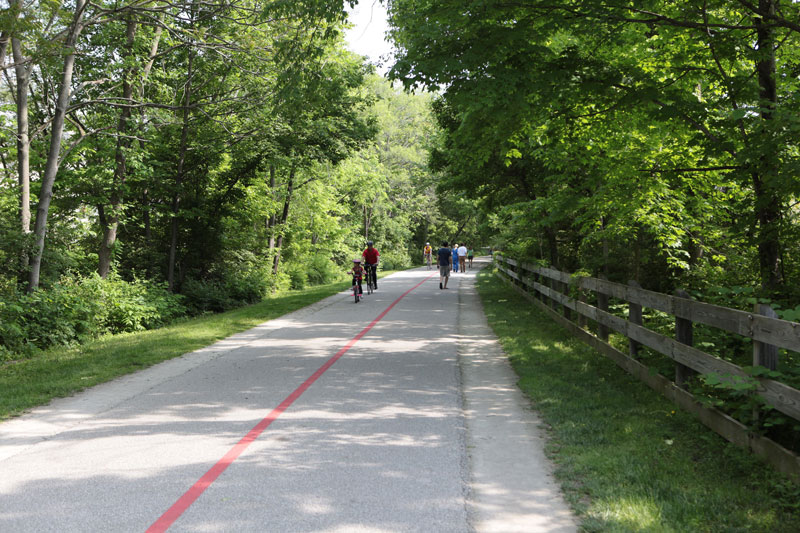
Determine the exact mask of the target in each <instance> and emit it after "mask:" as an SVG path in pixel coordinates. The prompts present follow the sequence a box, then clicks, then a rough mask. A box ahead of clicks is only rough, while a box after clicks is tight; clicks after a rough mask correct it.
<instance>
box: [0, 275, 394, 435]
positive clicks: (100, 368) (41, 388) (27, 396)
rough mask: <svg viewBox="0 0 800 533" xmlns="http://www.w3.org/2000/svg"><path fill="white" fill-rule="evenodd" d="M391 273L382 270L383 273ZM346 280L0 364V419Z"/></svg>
mask: <svg viewBox="0 0 800 533" xmlns="http://www.w3.org/2000/svg"><path fill="white" fill-rule="evenodd" d="M390 273H391V272H382V273H381V274H382V276H379V277H383V276H385V275H388V274H390ZM349 286H350V282H338V283H333V284H329V285H320V286H317V287H311V288H307V289H303V290H297V291H287V292H283V293H278V294H277V295H273V296H271V297H269V298H267V299H266V300H264V301H262V302H259V303H257V304H253V305H249V306H246V307H241V308H239V309H234V310H232V311H228V312H226V313H220V314H216V315H206V316H203V317H199V318H194V319H190V320H185V321H181V322H178V323H176V324H173V325H170V326H167V327H164V328H160V329H156V330H151V331H143V332H138V333H125V334H120V335H113V336H110V335H109V336H105V337H102V338H100V339H97V340H94V341H91V342H89V343H87V344H84V345H81V346H77V347H74V348H63V347H62V348H53V349H51V350H47V351H45V352H42V353H40V354H38V355H36V356H35V357H33V358H31V359H24V360H21V361H17V362H13V363H8V364H4V365H0V420H5V419H7V418H9V417H11V416H15V415H18V414H20V413H22V412H23V411H25V410H26V409H30V408H32V407H36V406H40V405H44V404H46V403H48V402H49V401H50V400H52V399H53V398H59V397H65V396H69V395H71V394H74V393H76V392H78V391H80V390H82V389H85V388H88V387H91V386H93V385H97V384H99V383H103V382H106V381H109V380H111V379H114V378H116V377H119V376H122V375H125V374H129V373H131V372H135V371H137V370H141V369H142V368H145V367H148V366H151V365H154V364H156V363H160V362H161V361H165V360H167V359H172V358H174V357H178V356H180V355H183V354H185V353H188V352H191V351H193V350H197V349H199V348H203V347H204V346H208V345H210V344H212V343H214V342H216V341H218V340H220V339H224V338H226V337H229V336H230V335H233V334H234V333H238V332H240V331H245V330H247V329H250V328H252V327H255V326H257V325H259V324H261V323H263V322H266V321H267V320H271V319H273V318H277V317H279V316H282V315H285V314H286V313H290V312H292V311H295V310H297V309H300V308H302V307H306V306H308V305H310V304H312V303H314V302H317V301H319V300H322V299H323V298H326V297H328V296H331V295H333V294H336V293H337V292H341V291H343V290H345V289H347V288H348V287H349Z"/></svg>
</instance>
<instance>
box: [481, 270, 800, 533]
mask: <svg viewBox="0 0 800 533" xmlns="http://www.w3.org/2000/svg"><path fill="white" fill-rule="evenodd" d="M478 289H479V292H480V294H481V298H482V301H483V305H484V309H485V311H486V315H487V317H488V319H489V324H490V325H491V327H492V329H493V330H494V332H495V334H496V335H497V337H498V338H499V339H500V341H501V343H502V345H503V348H504V350H505V351H506V353H507V354H508V356H509V358H510V360H511V363H512V365H513V367H514V369H515V370H516V372H517V374H518V375H519V377H520V380H519V386H520V388H521V389H522V390H523V391H524V392H525V393H526V394H527V395H528V396H529V397H530V399H531V402H532V404H533V406H534V408H535V409H536V411H537V412H539V413H540V415H541V418H542V420H543V421H544V423H545V424H546V426H547V428H548V433H549V442H548V445H547V452H548V455H549V456H550V458H551V459H552V460H553V462H554V464H555V468H556V471H555V473H556V477H557V479H558V481H559V483H560V484H561V486H562V489H563V491H564V494H565V496H566V498H567V500H568V502H569V503H570V505H571V506H572V508H573V509H574V510H575V512H576V513H577V514H578V516H579V518H580V520H581V525H582V529H583V530H584V531H589V532H595V531H597V532H601V531H602V532H622V531H637V532H638V531H648V532H650V531H653V532H673V531H674V532H677V531H681V532H684V531H685V532H692V533H695V532H776V531H800V488H799V487H798V485H796V484H794V483H792V482H791V481H789V480H788V479H787V478H785V477H783V476H782V475H780V474H778V473H776V472H775V471H774V470H772V469H771V468H770V467H768V466H766V465H765V464H763V463H761V462H760V461H759V460H757V459H756V458H755V457H754V456H752V455H751V454H749V453H748V452H746V451H744V450H741V449H739V448H736V447H734V446H733V445H731V444H729V443H727V442H726V441H725V440H724V439H722V438H721V437H719V436H718V435H716V434H715V433H713V432H712V431H711V430H709V429H707V428H706V427H705V426H703V425H702V424H700V422H698V421H697V420H695V419H694V417H693V416H692V415H690V414H688V413H685V412H682V411H680V410H678V408H677V407H676V406H675V405H674V404H672V403H670V402H669V401H668V400H666V399H665V398H663V397H662V396H660V395H659V394H657V393H656V392H654V391H652V390H651V389H649V388H648V387H647V386H646V385H644V384H643V383H641V382H639V381H637V380H635V379H634V378H633V377H631V376H630V375H629V374H627V373H626V372H625V371H623V370H622V369H620V368H619V367H617V366H616V365H615V364H614V363H613V362H612V361H610V360H609V359H607V358H606V357H604V356H603V355H602V354H600V353H598V352H596V351H594V350H592V349H591V348H589V347H588V346H586V345H585V344H583V343H581V342H580V341H578V340H577V339H575V338H573V337H571V336H570V335H569V333H568V332H567V331H566V330H564V329H563V328H561V327H560V326H558V325H557V324H556V323H554V322H553V321H552V320H550V319H549V318H548V317H547V316H546V315H545V314H544V313H543V312H541V311H539V310H538V309H536V307H535V306H534V305H533V304H532V303H530V302H528V301H527V300H526V299H524V298H523V297H522V296H520V295H518V294H517V293H516V292H514V291H513V289H511V288H510V287H508V286H507V285H505V283H503V282H502V281H500V280H499V279H498V278H497V277H496V276H495V275H494V274H493V272H492V269H490V268H487V269H485V270H484V271H483V272H481V274H480V275H479V277H478Z"/></svg>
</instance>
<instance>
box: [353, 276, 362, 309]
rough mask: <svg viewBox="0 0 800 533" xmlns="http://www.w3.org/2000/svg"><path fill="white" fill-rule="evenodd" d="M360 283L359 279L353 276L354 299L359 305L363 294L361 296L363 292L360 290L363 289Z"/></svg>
mask: <svg viewBox="0 0 800 533" xmlns="http://www.w3.org/2000/svg"><path fill="white" fill-rule="evenodd" d="M359 282H360V280H359V279H358V278H357V277H355V276H353V297H354V298H355V300H356V303H358V302H359V300H360V299H361V294H360V292H361V291H360V290H359V289H360V288H361V283H359Z"/></svg>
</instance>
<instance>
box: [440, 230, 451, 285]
mask: <svg viewBox="0 0 800 533" xmlns="http://www.w3.org/2000/svg"><path fill="white" fill-rule="evenodd" d="M436 257H437V261H436V264H437V265H438V266H439V288H440V289H446V288H447V280H449V279H450V269H451V268H453V267H452V266H451V265H450V263H451V261H452V259H453V256H452V255H450V248H448V247H447V241H444V242H443V243H442V247H441V248H439V250H438V251H437V252H436ZM442 284H444V285H442Z"/></svg>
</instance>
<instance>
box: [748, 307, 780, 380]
mask: <svg viewBox="0 0 800 533" xmlns="http://www.w3.org/2000/svg"><path fill="white" fill-rule="evenodd" d="M754 311H755V312H756V314H759V315H764V316H766V317H768V318H778V313H776V312H775V310H774V309H773V308H771V307H770V306H768V305H765V304H756V305H755V309H754ZM756 365H761V366H763V367H766V368H769V369H770V370H777V369H778V347H777V346H773V345H772V344H766V343H763V342H760V341H756V340H754V341H753V366H756Z"/></svg>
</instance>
